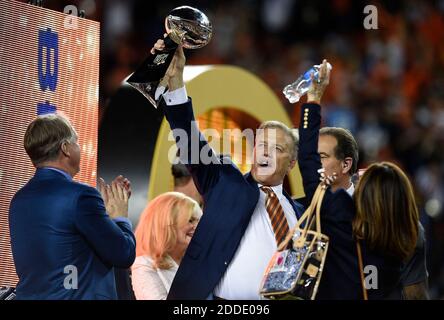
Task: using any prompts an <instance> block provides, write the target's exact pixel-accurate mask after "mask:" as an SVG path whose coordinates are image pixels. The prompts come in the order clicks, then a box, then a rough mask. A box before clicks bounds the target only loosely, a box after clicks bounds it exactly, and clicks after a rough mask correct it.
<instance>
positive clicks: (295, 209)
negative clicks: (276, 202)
mask: <svg viewBox="0 0 444 320" xmlns="http://www.w3.org/2000/svg"><path fill="white" fill-rule="evenodd" d="M282 192H283V194H284V196H285V198H287V200H288V202H290V204H291V206H292V207H293V210H294V212H295V213H296V218H298V219H299V218H300V217H301V216H302V210H301V208H299V207H298V206H297V205H296V201H294V200H293V199H292V198H291V197H290V195H289V194H288V193H287V192H286V191H285V190H283V189H282Z"/></svg>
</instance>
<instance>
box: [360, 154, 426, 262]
mask: <svg viewBox="0 0 444 320" xmlns="http://www.w3.org/2000/svg"><path fill="white" fill-rule="evenodd" d="M354 199H355V203H356V216H355V218H354V221H353V232H354V234H355V236H356V237H357V238H358V239H363V240H364V241H365V242H366V243H367V245H369V247H370V248H372V249H377V250H378V251H381V252H385V253H387V254H388V255H389V256H393V257H397V258H399V259H401V260H406V259H407V258H408V257H410V255H411V254H412V253H413V251H414V249H415V246H416V241H417V239H418V225H419V214H418V208H417V206H416V202H415V196H414V194H413V188H412V185H411V183H410V181H409V179H408V178H407V176H406V175H405V173H404V172H403V171H402V170H401V169H400V168H399V167H398V166H396V165H395V164H393V163H390V162H380V163H375V164H372V165H371V166H369V167H368V168H367V169H366V170H365V172H364V174H363V176H362V177H361V178H360V180H359V183H358V185H357V187H356V191H355V193H354Z"/></svg>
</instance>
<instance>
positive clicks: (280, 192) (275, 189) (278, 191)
mask: <svg viewBox="0 0 444 320" xmlns="http://www.w3.org/2000/svg"><path fill="white" fill-rule="evenodd" d="M257 185H258V187H259V188H260V187H262V186H263V185H262V184H260V183H258V184H257ZM267 187H269V188H271V189H272V190H273V192H274V193H275V194H276V196H277V197H278V199H279V200H281V199H282V197H283V196H284V193H283V187H282V184H280V185H277V186H273V187H270V186H267ZM261 191H262V190H261ZM262 192H263V191H262Z"/></svg>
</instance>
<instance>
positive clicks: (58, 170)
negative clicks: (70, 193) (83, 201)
mask: <svg viewBox="0 0 444 320" xmlns="http://www.w3.org/2000/svg"><path fill="white" fill-rule="evenodd" d="M44 168H45V169H48V170H52V171H56V172H58V173H61V174H63V175H64V176H65V178H67V179H68V180H72V177H71V176H70V175H69V173H67V172H66V171H63V170H60V169H57V168H53V167H44Z"/></svg>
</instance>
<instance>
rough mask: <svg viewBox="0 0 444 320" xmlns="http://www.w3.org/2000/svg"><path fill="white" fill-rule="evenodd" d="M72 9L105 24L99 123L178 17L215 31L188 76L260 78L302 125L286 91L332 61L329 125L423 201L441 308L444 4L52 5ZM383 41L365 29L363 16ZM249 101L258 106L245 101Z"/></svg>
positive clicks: (86, 0)
mask: <svg viewBox="0 0 444 320" xmlns="http://www.w3.org/2000/svg"><path fill="white" fill-rule="evenodd" d="M72 3H74V4H75V5H77V6H78V7H79V9H84V10H85V12H86V17H87V18H89V19H93V20H97V21H100V22H101V58H100V59H101V61H100V68H101V74H100V113H101V115H103V114H104V112H105V110H106V106H107V101H108V100H109V99H110V98H111V97H112V96H113V93H114V92H116V91H117V89H118V88H119V87H120V86H121V83H122V80H123V79H124V78H126V77H127V76H128V75H129V74H130V73H131V72H133V71H134V69H135V68H136V67H137V65H138V64H139V63H140V62H141V61H142V60H143V59H144V57H145V56H146V54H147V53H148V49H149V48H151V47H152V45H153V44H154V42H155V41H156V39H157V38H158V37H159V36H160V35H162V34H163V32H164V17H165V16H166V15H167V14H168V12H169V11H170V10H171V9H172V8H174V7H176V6H179V5H183V4H187V5H191V6H195V7H197V8H199V9H201V10H202V11H204V12H205V13H206V14H207V15H208V16H209V18H210V20H211V22H212V24H213V29H214V33H213V39H212V41H211V43H210V44H209V45H208V46H206V47H205V48H202V49H199V50H193V51H191V50H190V51H187V52H186V55H187V59H188V60H187V64H191V65H192V64H196V65H201V64H230V65H236V66H240V67H243V68H245V69H247V70H249V71H250V72H252V73H254V74H256V75H258V76H259V77H260V78H262V79H263V80H264V81H265V82H266V83H267V84H268V85H269V86H270V87H271V88H272V89H273V90H274V91H275V92H276V94H277V96H278V97H280V98H281V99H282V103H283V104H284V106H285V107H286V109H287V111H288V113H289V115H290V117H291V118H292V119H293V120H294V125H295V126H297V125H298V123H297V121H298V116H297V114H298V109H297V108H296V107H295V106H294V105H291V104H289V103H288V102H287V101H286V100H285V98H284V96H283V95H282V93H281V92H282V88H283V87H284V86H285V85H287V84H289V83H291V82H293V81H294V80H295V79H296V78H297V77H298V76H299V75H300V74H302V73H303V72H304V71H306V70H307V69H308V68H310V67H311V66H312V65H313V64H318V63H320V62H321V61H322V58H324V57H325V58H328V60H329V62H330V63H331V64H332V65H333V72H332V79H331V85H330V87H329V89H328V90H327V92H326V95H325V97H324V99H323V100H324V108H323V111H324V114H323V118H324V119H325V123H324V125H328V126H340V127H344V128H348V129H350V130H351V132H352V133H353V135H354V136H355V137H356V138H357V140H358V143H359V147H360V163H359V167H360V168H365V167H366V166H368V164H370V163H372V162H374V161H381V160H390V161H394V162H396V163H398V164H399V165H401V166H402V168H404V169H405V171H406V172H407V173H408V174H409V175H410V178H411V179H412V182H413V183H414V187H415V191H416V193H417V201H418V205H419V208H420V210H421V215H422V217H421V220H422V222H423V224H424V227H425V229H426V236H427V241H428V270H429V273H430V278H429V281H430V295H431V298H435V299H436V298H443V297H444V215H443V211H444V209H443V203H444V159H443V158H444V152H443V151H444V135H443V134H442V133H441V132H442V130H443V129H444V90H443V89H444V1H443V0H435V1H413V0H406V1H389V0H387V1H371V3H367V1H355V0H353V1H352V0H331V1H321V0H310V1H308V0H258V1H254V0H238V1H209V0H202V1H163V2H151V1H135V0H125V1H123V0H113V1H104V0H96V1H94V0H83V1H45V3H44V5H45V7H48V8H51V9H56V10H62V9H63V6H64V5H67V4H72ZM368 4H372V5H375V6H376V8H377V10H378V29H376V30H367V29H365V28H364V26H363V20H364V18H365V16H366V14H364V13H363V9H364V7H365V6H366V5H368ZM246 94H253V93H248V92H246Z"/></svg>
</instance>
